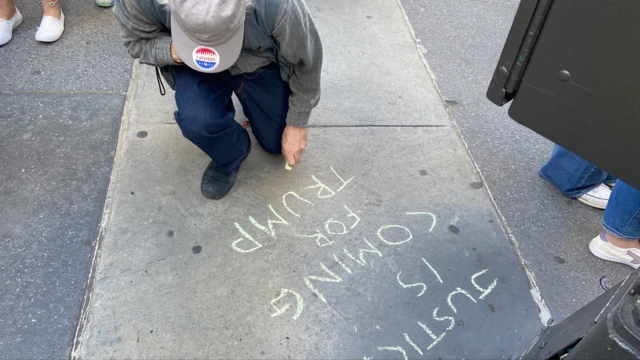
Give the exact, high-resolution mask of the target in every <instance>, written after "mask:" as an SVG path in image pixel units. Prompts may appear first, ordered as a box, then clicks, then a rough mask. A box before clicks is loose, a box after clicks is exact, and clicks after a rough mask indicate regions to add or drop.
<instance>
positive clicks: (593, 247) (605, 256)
mask: <svg viewBox="0 0 640 360" xmlns="http://www.w3.org/2000/svg"><path fill="white" fill-rule="evenodd" d="M594 241H601V240H600V239H593V240H591V242H590V243H589V251H591V253H592V254H593V255H595V256H596V257H599V258H600V259H602V260H607V261H613V262H617V263H620V264H625V265H628V266H631V267H632V268H634V269H637V268H638V267H640V264H638V265H634V264H631V263H630V262H628V261H625V260H622V259H620V258H617V257H615V256H611V255H608V254H605V253H603V252H602V251H600V249H598V248H597V247H596V245H595V244H594V243H593V242H594Z"/></svg>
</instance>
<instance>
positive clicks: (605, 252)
mask: <svg viewBox="0 0 640 360" xmlns="http://www.w3.org/2000/svg"><path fill="white" fill-rule="evenodd" d="M589 250H590V251H591V253H592V254H593V255H595V256H597V257H599V258H600V259H604V260H608V261H615V262H619V263H621V264H626V265H629V266H631V267H633V268H634V269H637V268H638V267H640V249H635V248H634V249H623V248H619V247H617V246H614V245H612V244H611V243H610V242H609V241H607V236H606V234H605V233H604V232H603V233H602V234H600V235H598V236H596V237H595V238H594V239H593V240H591V242H590V243H589Z"/></svg>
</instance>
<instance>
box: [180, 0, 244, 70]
mask: <svg viewBox="0 0 640 360" xmlns="http://www.w3.org/2000/svg"><path fill="white" fill-rule="evenodd" d="M169 9H170V10H171V37H172V39H173V47H174V48H175V51H176V53H177V54H178V56H179V57H180V59H182V61H183V62H184V63H185V64H186V65H188V66H189V67H190V68H192V69H194V70H197V71H200V72H205V73H217V72H222V71H225V70H227V69H229V68H230V67H231V66H232V65H233V64H234V63H235V62H236V60H237V59H238V56H240V51H241V50H242V43H243V41H244V17H245V12H246V0H169Z"/></svg>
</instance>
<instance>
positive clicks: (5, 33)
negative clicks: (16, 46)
mask: <svg viewBox="0 0 640 360" xmlns="http://www.w3.org/2000/svg"><path fill="white" fill-rule="evenodd" d="M20 24H22V14H20V11H19V10H18V8H16V14H15V15H13V17H12V18H11V20H5V19H0V45H4V44H6V43H8V42H9V41H11V38H12V37H13V30H14V29H15V28H17V27H18V25H20Z"/></svg>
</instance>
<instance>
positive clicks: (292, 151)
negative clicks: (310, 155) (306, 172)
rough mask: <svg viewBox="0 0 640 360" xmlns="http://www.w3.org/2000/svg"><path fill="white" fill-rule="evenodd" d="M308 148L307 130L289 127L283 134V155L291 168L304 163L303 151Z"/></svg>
mask: <svg viewBox="0 0 640 360" xmlns="http://www.w3.org/2000/svg"><path fill="white" fill-rule="evenodd" d="M306 147H307V128H297V127H293V126H289V125H287V126H286V127H285V128H284V132H283V133H282V155H284V159H285V160H286V161H287V164H289V166H293V165H297V164H300V162H302V159H301V157H302V151H303V150H304V148H306Z"/></svg>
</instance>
